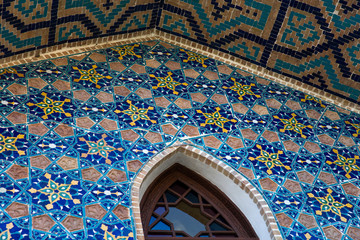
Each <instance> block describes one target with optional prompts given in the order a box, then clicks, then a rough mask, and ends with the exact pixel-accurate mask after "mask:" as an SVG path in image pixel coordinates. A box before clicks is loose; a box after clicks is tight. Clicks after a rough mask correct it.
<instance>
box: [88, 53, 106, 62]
mask: <svg viewBox="0 0 360 240" xmlns="http://www.w3.org/2000/svg"><path fill="white" fill-rule="evenodd" d="M90 58H91V59H92V60H93V61H95V62H106V56H105V55H103V54H100V53H96V52H95V53H93V54H91V55H90Z"/></svg>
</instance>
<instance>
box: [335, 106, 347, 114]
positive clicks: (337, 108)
mask: <svg viewBox="0 0 360 240" xmlns="http://www.w3.org/2000/svg"><path fill="white" fill-rule="evenodd" d="M336 110H337V111H338V112H341V113H344V114H347V115H349V114H350V111H349V110H346V109H344V108H340V107H336Z"/></svg>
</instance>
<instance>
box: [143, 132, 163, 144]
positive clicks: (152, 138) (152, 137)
mask: <svg viewBox="0 0 360 240" xmlns="http://www.w3.org/2000/svg"><path fill="white" fill-rule="evenodd" d="M145 139H147V140H148V141H149V142H151V143H153V144H154V143H159V142H162V141H163V139H162V137H161V134H160V133H156V132H148V133H147V134H146V135H145Z"/></svg>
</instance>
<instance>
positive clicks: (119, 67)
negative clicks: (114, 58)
mask: <svg viewBox="0 0 360 240" xmlns="http://www.w3.org/2000/svg"><path fill="white" fill-rule="evenodd" d="M110 68H111V70H114V71H118V72H122V71H124V70H125V69H126V67H125V66H124V65H123V64H122V63H120V62H112V63H110Z"/></svg>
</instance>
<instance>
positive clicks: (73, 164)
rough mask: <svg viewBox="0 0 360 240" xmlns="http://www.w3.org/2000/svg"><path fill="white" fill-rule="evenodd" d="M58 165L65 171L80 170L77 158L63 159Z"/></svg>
mask: <svg viewBox="0 0 360 240" xmlns="http://www.w3.org/2000/svg"><path fill="white" fill-rule="evenodd" d="M57 164H58V165H59V166H60V167H61V168H62V169H64V170H71V169H75V168H78V161H77V159H76V158H72V157H67V156H64V157H61V158H60V159H59V160H58V161H57Z"/></svg>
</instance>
